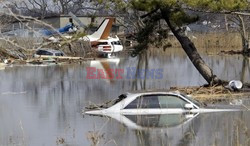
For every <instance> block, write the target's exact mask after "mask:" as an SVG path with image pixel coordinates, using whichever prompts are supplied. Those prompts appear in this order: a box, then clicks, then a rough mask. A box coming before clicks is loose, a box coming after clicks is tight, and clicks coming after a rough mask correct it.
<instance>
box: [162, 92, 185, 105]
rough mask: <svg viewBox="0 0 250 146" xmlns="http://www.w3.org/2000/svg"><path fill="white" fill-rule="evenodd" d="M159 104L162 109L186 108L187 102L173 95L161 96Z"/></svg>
mask: <svg viewBox="0 0 250 146" xmlns="http://www.w3.org/2000/svg"><path fill="white" fill-rule="evenodd" d="M158 99H159V104H160V107H161V108H184V106H185V104H187V102H186V101H184V100H183V99H181V98H180V97H178V96H173V95H159V96H158Z"/></svg>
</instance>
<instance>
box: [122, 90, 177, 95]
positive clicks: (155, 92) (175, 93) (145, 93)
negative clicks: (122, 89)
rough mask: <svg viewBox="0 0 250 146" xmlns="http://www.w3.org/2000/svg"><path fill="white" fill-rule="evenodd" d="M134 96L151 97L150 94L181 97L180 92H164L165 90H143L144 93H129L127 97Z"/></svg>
mask: <svg viewBox="0 0 250 146" xmlns="http://www.w3.org/2000/svg"><path fill="white" fill-rule="evenodd" d="M132 94H141V95H149V94H174V95H181V93H180V92H178V91H175V92H173V91H171V92H170V91H164V90H157V91H155V90H154V91H151V90H142V91H129V92H127V93H126V95H132Z"/></svg>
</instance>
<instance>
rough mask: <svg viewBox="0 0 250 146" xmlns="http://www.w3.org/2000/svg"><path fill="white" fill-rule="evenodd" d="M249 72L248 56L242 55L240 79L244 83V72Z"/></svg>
mask: <svg viewBox="0 0 250 146" xmlns="http://www.w3.org/2000/svg"><path fill="white" fill-rule="evenodd" d="M247 69H248V72H249V73H250V66H249V58H248V57H247V56H244V58H243V64H242V72H241V81H242V82H243V83H245V81H246V73H247Z"/></svg>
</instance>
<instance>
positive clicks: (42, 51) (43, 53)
mask: <svg viewBox="0 0 250 146" xmlns="http://www.w3.org/2000/svg"><path fill="white" fill-rule="evenodd" d="M36 54H37V55H50V56H52V55H53V53H51V52H48V51H45V50H38V51H37V53H36Z"/></svg>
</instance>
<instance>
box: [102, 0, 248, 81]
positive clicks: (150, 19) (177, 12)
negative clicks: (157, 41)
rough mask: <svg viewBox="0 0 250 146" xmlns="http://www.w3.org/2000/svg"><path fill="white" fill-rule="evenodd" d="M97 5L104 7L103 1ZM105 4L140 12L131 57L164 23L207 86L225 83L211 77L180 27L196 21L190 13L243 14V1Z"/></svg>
mask: <svg viewBox="0 0 250 146" xmlns="http://www.w3.org/2000/svg"><path fill="white" fill-rule="evenodd" d="M101 2H105V3H107V1H101ZM108 2H110V3H112V4H113V5H115V8H118V9H121V10H123V11H124V10H125V11H128V9H132V10H136V11H140V12H141V14H142V15H141V17H140V20H142V22H143V25H142V26H143V28H141V29H140V31H139V32H138V37H137V40H138V42H139V47H137V49H136V51H135V53H138V52H140V51H141V50H143V49H145V48H147V46H148V43H150V42H151V41H150V39H151V35H152V34H153V33H154V32H155V30H157V29H158V30H157V31H158V32H161V30H159V27H157V24H158V22H159V21H161V20H164V21H165V22H166V23H167V26H168V28H169V29H170V31H172V33H173V34H174V36H175V37H176V38H177V40H178V41H179V43H180V44H181V46H182V48H183V50H184V51H185V52H186V54H187V56H188V57H189V59H190V60H191V62H192V63H193V65H194V66H195V67H196V69H197V70H198V71H199V73H200V74H201V75H202V76H203V78H204V79H205V80H206V81H207V82H208V83H209V85H216V84H223V83H225V81H222V80H220V79H219V78H218V77H217V76H216V75H215V74H214V73H213V71H212V69H211V68H210V67H209V66H208V65H207V64H206V63H205V61H204V60H203V59H202V57H201V56H200V54H199V52H198V51H197V49H196V47H195V45H194V44H193V43H192V41H191V40H190V39H189V38H188V37H187V36H186V35H185V33H184V32H185V27H184V26H186V25H188V24H190V23H194V22H196V21H197V20H198V17H197V16H193V13H189V12H190V10H195V11H196V10H199V11H203V12H213V13H225V14H230V13H235V12H243V11H245V10H247V8H248V6H249V2H248V1H247V0H216V1H215V0H110V1H108ZM111 6H112V5H111ZM160 29H161V28H160ZM162 29H163V28H162ZM158 34H161V33H158ZM165 34H166V33H165ZM166 36H167V35H166ZM163 40H164V39H163Z"/></svg>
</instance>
